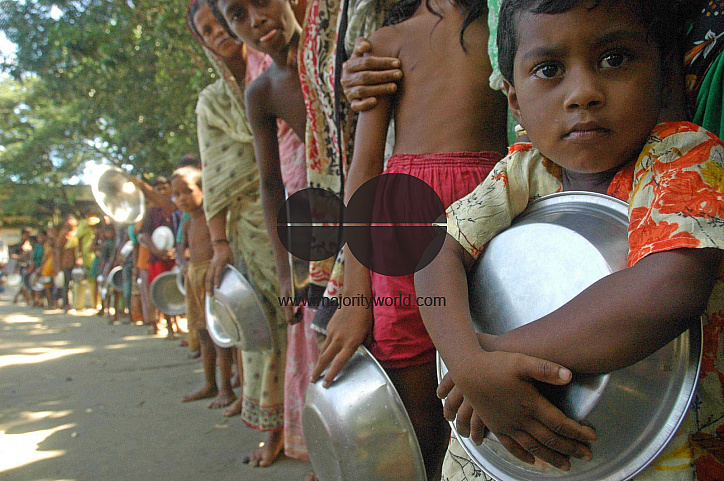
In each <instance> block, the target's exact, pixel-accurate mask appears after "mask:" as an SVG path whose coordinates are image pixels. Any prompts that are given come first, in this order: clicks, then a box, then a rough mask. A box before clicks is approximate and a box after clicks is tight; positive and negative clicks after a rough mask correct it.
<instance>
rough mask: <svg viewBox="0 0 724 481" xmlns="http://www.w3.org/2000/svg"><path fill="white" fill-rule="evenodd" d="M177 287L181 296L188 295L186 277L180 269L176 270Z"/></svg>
mask: <svg viewBox="0 0 724 481" xmlns="http://www.w3.org/2000/svg"><path fill="white" fill-rule="evenodd" d="M175 272H176V287H178V290H179V292H180V293H181V294H183V295H184V296H185V295H186V276H185V275H184V273H183V272H181V270H180V269H176V271H175Z"/></svg>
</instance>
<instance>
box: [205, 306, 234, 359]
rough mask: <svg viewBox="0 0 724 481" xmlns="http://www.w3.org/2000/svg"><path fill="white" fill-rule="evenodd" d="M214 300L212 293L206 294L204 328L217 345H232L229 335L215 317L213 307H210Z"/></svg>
mask: <svg viewBox="0 0 724 481" xmlns="http://www.w3.org/2000/svg"><path fill="white" fill-rule="evenodd" d="M213 302H214V296H213V295H209V294H207V295H206V301H205V306H204V307H205V311H206V330H208V331H209V336H210V337H211V340H212V341H214V344H216V345H217V346H219V347H234V343H233V342H231V339H230V338H229V336H228V335H227V334H226V332H224V329H223V328H222V327H221V324H219V320H218V319H217V318H216V314H214V311H213V309H212V308H211V306H212V303H213Z"/></svg>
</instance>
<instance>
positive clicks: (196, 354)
mask: <svg viewBox="0 0 724 481" xmlns="http://www.w3.org/2000/svg"><path fill="white" fill-rule="evenodd" d="M200 357H201V350H200V349H197V350H195V351H191V352H190V353H189V355H188V358H189V359H198V358H200Z"/></svg>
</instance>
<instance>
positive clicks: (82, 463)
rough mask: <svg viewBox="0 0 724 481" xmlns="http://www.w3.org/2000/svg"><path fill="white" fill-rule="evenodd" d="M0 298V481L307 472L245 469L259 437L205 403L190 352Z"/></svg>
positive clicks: (125, 329)
mask: <svg viewBox="0 0 724 481" xmlns="http://www.w3.org/2000/svg"><path fill="white" fill-rule="evenodd" d="M9 300H12V297H11V296H10V294H9V293H7V292H6V293H4V294H0V480H3V481H11V480H12V481H15V480H77V481H81V480H93V481H102V480H111V479H112V480H140V479H148V480H159V481H160V480H164V481H165V480H202V479H203V480H211V481H224V480H235V481H244V480H283V481H287V480H302V479H304V475H305V474H306V473H308V472H309V471H310V465H309V463H305V462H301V461H297V460H293V459H288V458H282V459H281V461H279V462H277V463H276V464H274V465H273V466H271V467H268V468H252V467H249V466H248V465H245V464H243V463H242V459H243V456H244V455H245V454H247V453H249V452H251V450H252V449H253V448H255V447H256V446H257V445H258V443H259V442H260V441H262V440H263V439H264V438H265V436H264V435H263V434H260V433H258V432H256V431H253V430H250V429H248V428H246V427H245V426H244V425H243V423H242V422H241V420H240V419H237V418H234V419H226V418H224V417H223V416H221V413H220V411H218V410H210V409H207V408H206V401H198V402H194V403H185V404H182V403H181V402H180V399H181V397H182V396H183V395H184V394H187V393H190V392H192V391H193V390H194V389H196V388H197V387H199V386H200V382H201V379H202V373H201V364H200V363H197V361H196V360H190V359H188V358H187V354H188V348H184V347H180V346H179V343H178V341H166V340H164V339H163V338H162V337H159V336H150V335H148V334H146V328H145V327H142V326H127V325H112V326H111V325H109V324H108V323H107V320H106V319H107V318H99V317H96V316H95V315H91V312H90V311H87V313H86V312H83V313H79V314H77V315H66V314H64V313H61V311H59V310H53V311H48V310H42V309H37V308H29V307H25V306H24V305H23V306H13V305H12V304H11V303H10V302H9Z"/></svg>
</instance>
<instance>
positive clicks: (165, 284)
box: [150, 272, 186, 316]
mask: <svg viewBox="0 0 724 481" xmlns="http://www.w3.org/2000/svg"><path fill="white" fill-rule="evenodd" d="M150 289H151V293H150V296H151V302H152V303H153V305H154V306H156V309H158V310H159V311H161V312H163V313H164V314H166V315H168V316H180V315H181V314H185V313H186V298H185V297H184V295H183V294H181V292H180V291H179V290H178V286H177V285H176V273H175V272H164V273H163V274H159V275H157V276H156V278H155V279H154V280H153V282H152V283H151V288H150Z"/></svg>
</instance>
